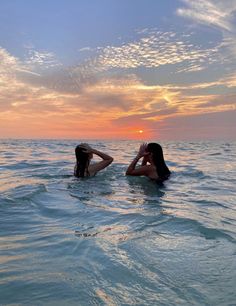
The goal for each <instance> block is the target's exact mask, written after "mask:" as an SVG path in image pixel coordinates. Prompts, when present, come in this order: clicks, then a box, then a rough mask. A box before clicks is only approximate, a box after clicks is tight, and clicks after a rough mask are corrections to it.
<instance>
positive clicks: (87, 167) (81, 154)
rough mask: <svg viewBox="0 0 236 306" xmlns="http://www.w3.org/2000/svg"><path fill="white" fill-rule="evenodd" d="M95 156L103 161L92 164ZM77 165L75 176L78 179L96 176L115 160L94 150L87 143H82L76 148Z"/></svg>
mask: <svg viewBox="0 0 236 306" xmlns="http://www.w3.org/2000/svg"><path fill="white" fill-rule="evenodd" d="M93 154H95V155H97V156H99V157H101V158H102V161H100V162H97V163H94V164H90V162H91V160H92V159H93ZM75 156H76V165H75V170H74V175H75V176H76V177H88V176H94V175H95V174H96V173H97V172H98V171H100V170H102V169H104V168H106V167H107V166H109V165H110V164H111V163H112V162H113V158H112V157H111V156H109V155H107V154H105V153H103V152H101V151H98V150H96V149H93V148H92V147H90V146H89V145H88V144H87V143H81V144H80V145H78V146H77V147H76V148H75Z"/></svg>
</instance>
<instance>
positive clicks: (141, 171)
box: [126, 143, 171, 183]
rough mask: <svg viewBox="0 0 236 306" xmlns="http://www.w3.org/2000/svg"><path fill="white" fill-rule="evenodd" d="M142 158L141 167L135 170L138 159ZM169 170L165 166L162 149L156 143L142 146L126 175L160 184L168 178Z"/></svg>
mask: <svg viewBox="0 0 236 306" xmlns="http://www.w3.org/2000/svg"><path fill="white" fill-rule="evenodd" d="M142 157H143V160H142V165H141V166H140V167H138V168H136V165H137V163H138V161H139V160H140V158H142ZM170 173H171V172H170V170H169V169H168V167H167V166H166V163H165V160H164V156H163V151H162V147H161V146H160V145H159V144H158V143H149V144H146V143H144V144H142V145H141V146H140V148H139V152H138V154H137V156H136V157H135V158H134V160H133V161H132V162H131V164H130V165H129V167H128V169H127V171H126V175H134V176H141V175H144V176H147V177H149V178H150V179H152V180H155V181H157V182H158V183H162V182H163V181H165V180H167V179H168V178H169V176H170Z"/></svg>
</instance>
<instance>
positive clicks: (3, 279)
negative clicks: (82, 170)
mask: <svg viewBox="0 0 236 306" xmlns="http://www.w3.org/2000/svg"><path fill="white" fill-rule="evenodd" d="M79 142H80V140H77V141H76V140H1V141H0V305H12V306H13V305H14V306H16V305H24V306H25V305H50V306H51V305H55V306H58V305H59V306H60V305H70V306H73V305H85V306H88V305H158V306H159V305H168V306H169V305H214V306H215V305H236V290H235V288H236V162H235V161H236V143H235V142H227V141H221V142H214V141H203V142H200V141H199V142H160V143H161V145H162V146H163V150H164V155H165V159H166V163H167V165H168V167H169V168H170V170H171V171H172V175H171V177H170V179H169V180H168V181H166V182H165V183H164V185H163V186H158V185H157V184H156V183H154V182H152V181H150V180H148V179H147V178H145V177H126V176H125V170H126V168H127V166H128V164H129V162H130V161H131V160H132V159H133V157H134V156H135V153H136V152H137V150H138V148H139V144H140V142H139V141H88V143H89V144H90V145H91V146H93V147H95V148H96V149H98V150H100V151H104V152H105V153H108V154H109V155H111V156H112V157H114V162H113V163H112V164H111V165H110V166H109V167H108V168H107V169H105V170H103V171H101V172H99V173H98V174H97V175H96V176H95V177H92V178H89V179H86V178H85V179H78V178H75V177H74V176H73V169H74V164H75V156H74V148H75V146H76V145H77V144H78V143H79Z"/></svg>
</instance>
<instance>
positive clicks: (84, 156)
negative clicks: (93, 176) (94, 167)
mask: <svg viewBox="0 0 236 306" xmlns="http://www.w3.org/2000/svg"><path fill="white" fill-rule="evenodd" d="M75 157H76V167H75V176H77V177H84V176H85V173H86V174H87V175H89V173H88V166H89V162H90V159H91V158H92V154H90V153H87V149H86V148H85V147H83V146H82V145H78V146H77V147H76V148H75Z"/></svg>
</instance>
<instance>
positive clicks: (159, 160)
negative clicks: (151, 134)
mask: <svg viewBox="0 0 236 306" xmlns="http://www.w3.org/2000/svg"><path fill="white" fill-rule="evenodd" d="M146 151H147V152H148V153H150V157H149V158H150V159H151V160H152V161H153V163H154V165H155V166H156V170H157V174H158V176H159V177H160V178H165V177H168V176H169V175H170V170H169V169H168V167H167V166H166V163H165V160H164V155H163V150H162V147H161V145H159V144H158V143H155V142H151V143H149V144H148V145H147V148H146Z"/></svg>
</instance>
